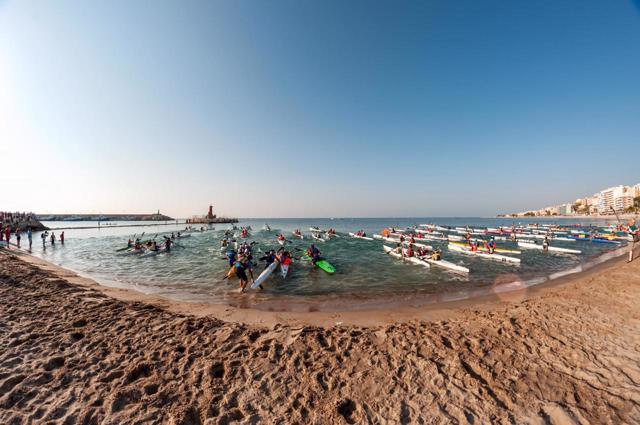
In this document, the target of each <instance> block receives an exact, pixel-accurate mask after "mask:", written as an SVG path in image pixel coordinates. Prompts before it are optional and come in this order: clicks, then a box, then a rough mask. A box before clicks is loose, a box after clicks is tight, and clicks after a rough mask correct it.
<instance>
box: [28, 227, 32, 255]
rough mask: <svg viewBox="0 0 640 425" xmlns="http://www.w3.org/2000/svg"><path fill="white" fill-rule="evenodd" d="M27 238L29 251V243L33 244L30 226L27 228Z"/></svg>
mask: <svg viewBox="0 0 640 425" xmlns="http://www.w3.org/2000/svg"><path fill="white" fill-rule="evenodd" d="M27 239H29V251H31V245H33V231H32V230H31V227H29V229H27Z"/></svg>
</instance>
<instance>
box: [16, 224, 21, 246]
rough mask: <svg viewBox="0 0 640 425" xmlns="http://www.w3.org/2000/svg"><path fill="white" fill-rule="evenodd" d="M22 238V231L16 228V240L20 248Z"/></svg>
mask: <svg viewBox="0 0 640 425" xmlns="http://www.w3.org/2000/svg"><path fill="white" fill-rule="evenodd" d="M20 239H22V234H21V233H20V228H17V229H16V242H17V245H18V248H20Z"/></svg>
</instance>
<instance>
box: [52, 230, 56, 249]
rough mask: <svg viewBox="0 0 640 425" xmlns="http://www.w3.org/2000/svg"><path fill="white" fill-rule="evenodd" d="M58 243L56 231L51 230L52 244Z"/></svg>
mask: <svg viewBox="0 0 640 425" xmlns="http://www.w3.org/2000/svg"><path fill="white" fill-rule="evenodd" d="M55 244H56V234H55V232H51V246H53V245H55Z"/></svg>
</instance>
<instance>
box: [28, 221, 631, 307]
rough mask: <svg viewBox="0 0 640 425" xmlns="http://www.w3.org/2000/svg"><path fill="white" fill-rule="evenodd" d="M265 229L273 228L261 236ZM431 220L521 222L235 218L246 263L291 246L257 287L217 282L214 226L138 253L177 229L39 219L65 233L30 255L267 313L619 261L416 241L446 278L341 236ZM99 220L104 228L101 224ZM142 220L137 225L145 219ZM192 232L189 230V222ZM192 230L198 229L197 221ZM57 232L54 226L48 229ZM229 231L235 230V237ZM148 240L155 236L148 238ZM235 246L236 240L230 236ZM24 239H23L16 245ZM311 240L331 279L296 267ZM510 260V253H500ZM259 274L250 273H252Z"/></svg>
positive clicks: (600, 255)
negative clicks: (248, 254)
mask: <svg viewBox="0 0 640 425" xmlns="http://www.w3.org/2000/svg"><path fill="white" fill-rule="evenodd" d="M536 222H539V223H558V224H574V223H581V224H583V225H585V226H586V225H590V224H595V225H600V226H602V225H604V224H607V223H612V221H611V220H609V221H605V220H593V219H586V220H584V219H583V220H579V219H540V218H536ZM265 223H268V224H269V225H270V226H271V227H272V229H273V231H271V232H266V231H263V230H261V229H262V227H263V226H264V224H265ZM423 223H434V224H439V225H443V226H454V227H455V226H466V225H469V226H472V227H498V226H511V225H512V224H514V223H516V224H518V223H521V224H525V223H528V221H514V219H497V218H454V217H451V218H429V217H426V218H380V219H373V218H363V219H356V218H345V219H243V220H241V221H240V223H238V224H237V226H239V227H241V226H251V227H252V228H253V231H252V233H251V237H250V238H249V239H248V241H251V242H256V244H255V245H254V246H255V247H254V261H256V262H257V260H258V258H259V257H260V256H262V254H263V253H264V252H265V251H266V250H268V249H270V248H274V249H277V248H278V247H279V245H278V243H277V242H276V235H277V234H278V233H279V232H282V233H283V234H285V236H286V237H287V239H290V240H291V243H290V244H287V246H288V247H289V249H290V251H291V252H292V253H293V256H294V262H293V263H292V265H291V268H290V271H289V275H288V276H287V278H286V279H283V278H282V277H281V276H280V275H279V273H274V274H273V275H272V276H271V277H270V278H269V279H268V281H267V282H266V284H265V285H264V288H265V289H264V291H252V290H248V293H246V294H240V293H239V291H238V281H237V280H236V279H233V280H229V279H224V277H225V275H226V271H227V268H228V267H227V260H226V258H225V257H224V253H223V252H221V250H220V240H221V238H222V235H223V232H224V230H226V229H230V228H231V225H230V224H224V225H216V226H214V227H215V230H208V231H205V232H193V233H189V235H190V236H189V237H187V238H183V239H180V240H179V241H178V244H179V246H176V247H175V249H174V250H173V251H172V252H170V253H162V254H159V255H156V256H153V257H143V256H140V255H132V254H127V253H123V252H117V250H118V249H119V248H122V247H124V246H126V243H127V239H128V238H129V237H132V236H133V235H134V234H137V235H140V234H141V233H142V232H145V235H144V237H143V239H147V238H153V237H156V238H157V239H156V240H157V241H161V240H162V235H166V234H169V233H171V232H172V231H173V232H176V231H178V230H184V228H185V225H184V224H183V223H179V224H175V223H174V224H169V225H161V226H160V225H153V226H146V227H114V225H115V224H117V225H123V224H141V223H140V222H138V223H126V222H111V223H101V224H102V227H101V228H100V229H80V228H81V227H85V226H96V225H97V223H96V222H45V223H44V224H45V225H46V226H48V227H50V228H52V229H56V228H62V227H65V228H67V229H66V230H64V232H65V245H64V246H62V245H61V244H60V243H59V242H58V243H56V245H55V246H51V245H50V242H49V241H47V243H46V245H45V247H44V248H43V246H42V243H41V239H40V237H39V236H40V235H39V234H34V238H33V239H34V244H33V253H34V255H36V256H39V257H42V258H43V259H45V260H48V261H50V262H53V263H55V264H58V265H60V266H62V267H66V268H69V269H72V270H74V271H76V272H78V273H79V274H81V275H84V276H88V277H91V278H93V279H95V280H97V281H98V282H100V283H102V284H104V285H108V286H114V287H121V288H132V289H135V290H137V291H140V292H143V293H147V294H156V295H161V296H164V297H167V298H170V299H174V300H180V301H188V302H207V303H217V304H229V305H234V306H239V307H246V308H259V309H269V310H299V311H314V310H323V311H329V310H342V309H358V308H375V307H381V306H385V307H386V306H389V305H393V304H394V303H398V304H402V305H406V304H411V305H422V304H425V303H431V302H439V301H450V300H460V299H465V298H469V297H473V296H478V295H483V294H486V293H488V292H491V291H493V292H500V291H504V290H509V289H514V288H522V287H528V286H531V285H535V284H539V283H542V282H546V281H548V280H550V279H551V278H555V277H559V276H562V275H565V274H568V273H574V272H579V271H582V270H585V269H587V268H589V267H592V266H593V265H595V264H597V263H599V262H602V261H604V260H606V259H607V258H610V257H613V256H615V255H619V254H620V251H621V247H622V246H623V245H621V246H618V245H608V244H597V243H591V242H580V241H576V242H554V245H556V246H560V247H566V248H573V249H579V250H582V254H580V255H571V254H552V253H543V252H541V251H536V250H522V254H520V255H514V256H516V257H518V258H520V259H521V264H520V265H509V264H503V263H499V262H494V261H490V260H485V259H481V258H476V257H472V256H467V255H464V254H458V253H455V252H450V251H448V250H447V248H446V246H447V243H445V242H439V241H429V242H425V243H427V244H429V245H432V246H434V247H440V248H442V249H443V259H446V260H449V261H451V262H454V263H456V264H460V265H464V266H465V267H468V268H469V269H470V270H471V271H470V273H469V274H468V275H460V274H456V273H453V272H450V271H447V270H444V269H440V268H436V267H431V268H430V269H428V268H425V267H422V266H419V265H412V264H407V263H403V262H402V261H400V260H398V259H395V258H393V257H391V256H389V255H386V254H385V253H384V251H383V248H382V245H383V242H382V241H378V240H376V241H364V240H359V239H353V238H350V237H349V236H348V235H346V234H347V233H348V232H355V231H357V230H364V231H365V232H366V233H367V234H368V235H369V236H371V235H372V234H374V233H378V232H380V230H382V229H383V228H385V227H391V226H394V227H396V228H404V227H407V226H413V225H415V224H423ZM105 224H106V225H105ZM145 224H147V223H145ZM311 226H318V227H320V228H321V229H328V228H330V227H332V228H335V229H336V230H337V231H338V232H339V235H340V237H339V238H335V239H332V240H330V241H328V242H326V243H318V242H316V241H314V240H312V239H311V238H310V237H306V238H305V239H304V240H299V239H295V238H293V237H292V236H291V232H292V231H293V230H294V229H296V228H299V229H301V230H302V231H303V233H304V234H305V236H308V235H310V231H309V227H311ZM194 227H195V226H194ZM198 227H199V225H198ZM53 231H54V232H55V233H56V236H59V234H60V230H53ZM238 233H239V232H238ZM156 235H157V236H156ZM238 240H240V239H238ZM25 242H26V238H23V246H24V244H25ZM312 242H316V244H317V246H318V247H319V248H320V250H321V251H322V256H323V257H324V258H326V259H327V260H328V261H330V262H331V263H332V264H333V265H334V266H335V267H336V269H337V272H336V273H335V274H333V275H328V274H326V273H325V272H324V271H322V270H320V269H317V268H313V267H312V266H311V265H310V264H309V263H307V262H304V261H296V258H297V257H299V256H300V255H301V254H302V253H303V252H304V250H306V248H308V247H309V245H310V244H311V243H312ZM498 246H499V247H505V248H512V249H517V248H516V245H515V244H513V243H507V242H500V241H498ZM509 255H510V254H509ZM263 268H264V266H263V265H262V264H258V265H256V267H255V277H257V276H258V274H259V273H260V271H261V270H262V269H263Z"/></svg>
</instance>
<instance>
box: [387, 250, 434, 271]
mask: <svg viewBox="0 0 640 425" xmlns="http://www.w3.org/2000/svg"><path fill="white" fill-rule="evenodd" d="M383 248H384V252H386V253H387V254H389V255H391V256H393V257H396V258H400V259H403V260H405V261H409V262H410V263H413V264H418V265H420V266H423V267H426V268H430V267H431V265H430V264H429V263H427V262H426V261H424V260H421V259H420V258H418V257H403V256H402V255H401V254H399V253H397V252H395V251H394V250H393V248H390V247H388V246H386V245H384V246H383Z"/></svg>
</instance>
